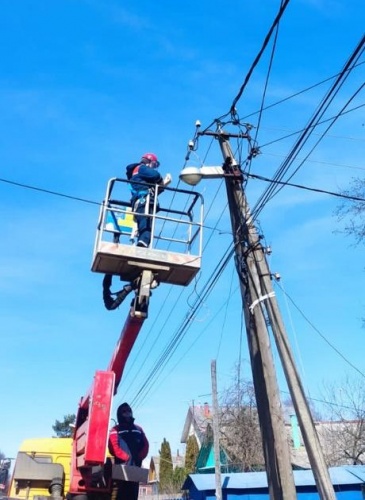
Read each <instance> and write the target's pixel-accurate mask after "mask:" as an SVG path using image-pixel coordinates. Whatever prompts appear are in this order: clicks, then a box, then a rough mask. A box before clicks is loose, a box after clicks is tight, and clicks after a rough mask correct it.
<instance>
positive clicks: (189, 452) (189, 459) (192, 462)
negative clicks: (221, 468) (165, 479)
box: [185, 435, 199, 474]
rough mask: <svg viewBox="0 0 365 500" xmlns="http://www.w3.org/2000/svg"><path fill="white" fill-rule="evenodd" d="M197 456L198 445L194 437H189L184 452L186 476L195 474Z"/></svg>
mask: <svg viewBox="0 0 365 500" xmlns="http://www.w3.org/2000/svg"><path fill="white" fill-rule="evenodd" d="M198 455H199V445H198V441H197V439H196V436H195V435H192V436H189V438H188V441H187V443H186V451H185V470H186V474H192V473H193V472H195V467H196V460H197V458H198Z"/></svg>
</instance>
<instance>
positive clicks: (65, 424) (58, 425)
mask: <svg viewBox="0 0 365 500" xmlns="http://www.w3.org/2000/svg"><path fill="white" fill-rule="evenodd" d="M75 420H76V415H75V414H74V413H71V414H69V415H65V416H64V417H63V421H62V422H60V421H59V420H56V421H55V424H54V425H52V429H53V430H54V432H55V433H56V436H57V437H60V438H64V437H71V436H72V433H73V428H72V427H70V425H72V424H74V423H75Z"/></svg>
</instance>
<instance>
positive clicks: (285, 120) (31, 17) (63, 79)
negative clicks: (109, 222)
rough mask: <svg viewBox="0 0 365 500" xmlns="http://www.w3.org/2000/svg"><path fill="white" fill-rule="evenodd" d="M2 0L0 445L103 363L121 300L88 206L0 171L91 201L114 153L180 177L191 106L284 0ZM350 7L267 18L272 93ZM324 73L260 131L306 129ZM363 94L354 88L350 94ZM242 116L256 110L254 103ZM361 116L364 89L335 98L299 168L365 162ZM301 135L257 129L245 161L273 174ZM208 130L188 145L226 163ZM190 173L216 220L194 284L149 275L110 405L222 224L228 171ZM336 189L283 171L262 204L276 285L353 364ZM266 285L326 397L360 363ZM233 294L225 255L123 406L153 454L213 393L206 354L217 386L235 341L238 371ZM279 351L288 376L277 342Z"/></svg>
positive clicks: (177, 309)
mask: <svg viewBox="0 0 365 500" xmlns="http://www.w3.org/2000/svg"><path fill="white" fill-rule="evenodd" d="M1 7H2V16H1V20H0V23H1V26H0V40H1V43H0V51H1V61H2V63H1V69H0V107H1V119H0V129H1V134H0V152H1V159H2V161H1V167H2V168H1V175H0V177H1V182H0V213H1V221H2V227H1V233H2V244H1V246H0V317H1V332H2V333H1V339H2V340H1V351H0V356H1V357H0V359H1V374H2V384H1V386H0V401H1V418H0V421H1V426H0V450H1V451H3V452H4V453H5V454H6V455H8V456H15V454H16V451H17V449H18V447H19V445H20V443H21V441H22V440H23V439H25V438H27V437H38V436H39V437H40V436H50V435H52V428H51V427H52V424H53V423H54V421H55V419H62V417H63V415H65V414H67V413H74V412H76V410H77V404H78V401H79V399H80V397H81V396H82V395H83V394H84V393H86V391H87V390H88V388H89V386H90V383H91V381H92V378H93V375H94V372H95V370H97V369H105V368H106V367H107V365H108V363H109V359H110V357H111V355H112V352H113V350H114V346H115V344H116V342H117V340H118V337H119V333H120V330H121V328H122V326H123V324H124V321H125V318H126V315H127V311H128V306H127V305H126V304H123V305H122V306H121V307H120V308H119V310H117V311H114V312H108V311H106V310H105V309H104V306H103V304H102V301H101V281H102V276H101V275H97V274H93V273H92V272H90V265H91V256H92V249H93V243H94V237H95V231H96V223H97V217H98V207H97V206H96V205H95V204H92V203H83V202H81V201H76V200H72V199H67V198H63V197H58V196H55V195H51V194H47V193H44V192H41V191H36V190H32V189H27V188H24V187H20V186H17V185H14V184H9V183H7V182H4V180H8V181H12V182H14V183H20V184H25V185H29V186H33V187H36V188H40V189H45V190H49V191H54V192H59V193H64V194H67V195H69V196H74V197H78V198H82V199H87V200H90V201H93V202H100V201H101V200H102V198H103V196H104V192H105V187H106V183H107V181H108V179H109V178H111V177H114V176H123V175H124V168H125V165H126V164H128V163H130V162H133V161H138V159H139V158H140V156H141V154H142V153H144V152H147V151H153V152H155V153H156V154H157V155H158V156H159V159H160V161H161V167H160V169H161V172H162V173H165V172H170V173H171V174H172V176H173V183H172V186H177V184H178V174H179V171H180V170H181V168H182V166H183V164H184V157H185V154H186V146H187V142H188V140H189V139H191V138H192V135H193V133H194V123H195V120H197V119H199V120H200V121H201V122H202V124H203V126H207V125H208V124H210V123H211V122H212V121H213V120H214V119H215V118H217V117H219V116H221V115H223V114H224V113H226V112H228V111H229V109H230V106H231V103H232V101H233V99H234V97H235V96H236V95H237V92H238V90H239V88H240V86H241V84H242V82H243V80H244V77H245V76H246V74H247V72H248V69H249V68H250V66H251V64H252V62H253V60H254V58H255V56H256V54H257V53H258V51H259V50H260V48H261V45H262V43H263V40H264V37H265V36H266V33H267V32H268V30H269V28H270V26H271V24H272V21H273V19H274V16H275V15H276V12H277V10H278V7H279V2H278V1H274V0H265V1H260V2H242V1H238V0H231V1H229V2H226V3H225V4H222V2H218V1H216V0H211V1H210V2H209V8H208V7H207V4H206V3H204V2H201V3H196V2H192V1H190V0H186V1H184V2H181V1H176V2H173V7H172V2H170V1H167V0H161V1H159V2H149V1H146V0H140V1H139V2H137V3H136V2H132V1H130V0H126V1H124V2H118V1H101V0H100V1H99V0H77V1H76V0H63V1H60V0H53V1H52V2H47V1H45V0H43V1H42V0H32V1H30V0H22V1H21V2H20V1H14V0H2V2H1ZM363 21H364V15H363V2H362V1H360V0H353V1H352V2H350V3H347V4H346V5H344V3H343V2H342V1H341V0H296V1H294V0H293V1H292V2H291V4H289V6H288V8H287V10H286V13H285V14H284V16H283V18H282V22H281V24H280V30H279V34H278V41H277V47H276V51H275V57H274V60H273V66H272V71H271V75H270V80H269V84H268V88H267V94H266V101H265V102H266V104H273V103H276V102H278V101H280V100H282V99H284V98H286V97H289V96H291V95H293V94H296V93H297V92H299V91H301V90H303V89H305V88H307V87H310V86H312V85H314V84H316V83H318V82H320V81H322V80H325V79H326V78H328V77H330V76H332V75H335V74H337V73H338V72H339V71H340V70H341V68H342V66H343V64H344V63H345V61H346V60H347V58H348V57H349V55H350V54H351V53H352V51H353V50H354V48H355V46H356V45H357V43H358V42H359V40H360V38H361V36H362V34H363V24H364V23H363ZM270 48H271V45H270V46H269V49H270ZM269 56H270V51H269V50H267V51H266V52H265V54H264V55H263V57H262V60H261V61H260V63H259V65H258V66H257V68H256V69H255V71H254V73H253V75H252V77H251V79H250V82H249V85H248V86H247V88H246V90H245V92H244V93H243V96H242V98H241V99H240V101H239V102H238V104H237V111H238V113H239V115H240V117H245V116H248V115H251V114H252V113H255V112H256V111H257V110H258V109H259V107H260V104H261V97H262V93H263V89H264V83H265V78H266V74H267V68H268V62H269ZM362 61H364V58H362ZM364 74H365V72H364V66H359V67H358V68H357V69H356V70H354V71H353V72H352V74H351V75H350V77H349V79H348V80H347V82H346V84H345V85H344V86H343V88H342V89H341V91H340V92H339V94H338V95H337V96H336V99H335V100H334V102H333V104H332V107H331V109H330V110H329V112H328V115H326V116H327V117H330V116H332V115H334V114H336V113H337V112H338V111H339V110H340V109H341V107H342V105H343V104H344V103H345V102H346V101H347V100H348V99H349V98H350V97H351V96H352V94H353V93H354V92H355V90H356V89H357V88H358V87H359V85H360V84H361V83H362V82H363V81H364ZM330 83H331V82H327V83H326V84H323V85H321V86H318V87H315V88H314V89H313V90H311V91H308V92H305V93H303V94H300V95H299V96H297V97H296V98H293V99H289V100H287V101H285V102H284V103H282V104H280V105H277V106H274V107H272V108H270V109H268V110H267V111H265V112H264V113H263V117H262V121H261V125H260V129H259V133H258V143H259V145H265V144H266V143H269V142H272V141H276V140H277V139H280V138H282V137H283V136H284V135H287V134H290V133H291V132H295V131H298V130H301V129H302V128H304V126H305V125H306V124H307V122H308V120H309V119H310V117H311V116H312V114H313V112H314V110H315V109H316V107H317V105H318V103H319V102H320V100H321V98H322V97H323V96H324V94H325V92H326V90H327V89H328V88H329V85H330ZM363 102H364V93H363V92H362V94H361V93H360V94H359V95H358V97H357V98H356V99H355V100H354V101H353V103H352V105H351V106H350V107H354V108H355V107H356V106H359V105H361V104H363ZM247 121H250V122H251V123H252V124H253V125H254V126H256V125H257V115H256V114H255V115H252V116H250V117H249V118H247ZM364 130H365V129H364V111H363V108H359V109H358V110H356V111H353V112H350V113H348V114H346V115H344V116H343V117H341V118H340V119H339V120H338V121H337V123H336V125H335V126H334V127H333V128H332V129H331V130H330V132H329V133H328V134H327V136H326V138H325V139H324V140H323V141H322V142H321V143H320V145H319V146H318V147H317V148H316V149H315V150H314V152H313V153H312V154H311V156H310V157H309V159H308V161H306V162H305V163H304V165H303V166H302V167H301V169H300V170H299V172H298V174H297V175H296V176H295V177H294V179H293V182H296V183H298V184H303V185H306V186H311V187H316V188H321V189H325V190H328V191H338V190H340V189H344V188H346V187H347V186H348V183H349V182H350V180H351V178H352V177H354V176H362V174H363V170H364V168H365V165H364V160H363V151H364V141H365V135H364ZM321 131H323V129H319V130H318V133H320V132H321ZM316 132H317V131H316ZM313 137H314V138H313V139H312V143H311V145H313V144H314V142H315V140H316V137H315V136H313ZM295 138H296V136H292V137H290V138H288V139H285V140H280V141H279V140H278V141H277V142H274V143H272V144H271V145H268V146H266V147H262V149H261V153H262V154H261V155H260V156H259V157H258V158H257V159H256V160H255V161H254V163H253V165H252V172H253V173H255V174H257V175H262V176H265V177H270V176H272V175H273V174H274V172H275V171H276V169H277V168H278V167H279V165H280V164H281V162H282V161H283V160H284V158H285V155H286V154H287V153H288V151H290V148H291V147H292V145H293V143H294V140H295ZM311 145H310V144H309V145H308V146H307V149H306V150H305V151H303V153H302V155H301V157H303V158H304V156H305V155H306V154H307V153H308V151H309V150H310V146H311ZM209 146H210V141H209V140H208V139H204V138H202V139H201V140H200V143H199V149H198V151H197V152H196V155H193V156H192V161H193V162H194V163H195V164H201V163H202V162H203V160H204V159H205V158H206V163H208V164H220V163H221V161H222V158H221V154H220V151H219V147H218V144H217V143H213V144H212V145H211V147H210V149H209ZM208 149H209V153H207V151H208ZM206 155H207V156H206ZM180 187H183V186H181V185H180ZM265 188H266V184H265V183H263V182H262V181H259V180H250V181H249V183H248V186H247V196H248V199H249V203H250V204H251V205H252V206H253V205H254V204H255V201H256V200H257V199H258V197H259V196H260V194H261V193H262V191H263V190H264V189H265ZM199 190H200V191H201V192H202V193H203V195H204V198H205V203H206V207H210V211H209V214H208V216H207V219H206V225H207V226H208V227H213V226H214V225H215V224H216V222H217V220H218V218H219V217H220V215H221V214H222V212H223V217H222V219H221V220H220V222H219V224H218V228H219V231H215V232H214V233H213V234H212V235H211V232H210V230H209V229H207V230H206V231H205V238H206V241H208V239H209V238H210V236H211V238H210V239H209V243H208V244H207V245H206V247H205V250H204V256H203V268H202V272H201V276H200V278H199V280H198V281H197V283H195V284H191V285H190V286H189V287H188V288H186V289H183V290H182V289H181V288H179V287H173V288H171V287H169V286H168V285H162V286H160V287H159V288H158V289H157V290H156V291H155V292H154V294H153V297H152V300H151V305H150V313H149V318H148V320H147V321H146V323H145V325H144V327H143V330H142V331H141V333H140V336H139V338H138V340H137V343H136V345H135V348H134V350H133V352H132V354H131V356H130V359H129V362H128V365H127V368H126V371H125V377H124V379H123V382H122V384H121V387H120V391H119V393H118V395H117V396H116V398H115V403H116V404H118V403H121V402H122V401H124V400H125V399H127V400H131V399H132V398H133V397H134V396H135V395H136V393H137V392H138V390H139V388H140V387H141V385H142V384H143V382H144V381H145V380H146V377H148V375H149V373H150V372H151V369H152V368H153V366H154V363H155V362H156V360H157V359H158V358H159V356H160V355H161V353H162V351H163V349H164V348H165V347H166V345H167V344H168V342H169V341H170V339H171V337H172V335H173V334H174V332H175V331H176V329H177V328H178V327H179V325H180V324H181V322H182V320H183V318H184V316H185V315H186V313H187V312H188V311H189V307H190V305H191V304H192V303H193V302H194V300H195V299H196V298H197V297H198V296H199V294H201V293H202V292H203V288H202V287H204V284H205V283H206V282H207V280H208V278H209V276H210V275H211V273H212V272H213V270H214V269H215V268H216V266H217V263H218V262H219V260H220V259H221V257H222V255H223V253H224V251H225V249H226V248H227V247H228V245H229V243H230V241H231V234H230V224H229V219H228V215H227V210H226V199H225V192H224V189H223V187H222V186H220V184H219V181H206V182H205V183H202V184H201V185H200V186H199ZM338 203H339V200H338V199H336V198H334V197H331V196H328V195H321V194H318V193H313V192H310V191H303V190H298V189H295V188H290V187H286V188H285V189H283V190H282V191H281V192H280V194H279V195H277V196H276V197H275V198H274V199H273V200H272V201H270V203H269V204H268V205H267V206H266V207H265V209H264V210H263V211H262V213H261V214H260V218H259V219H260V220H259V222H260V228H261V230H262V232H263V234H264V236H265V241H266V242H267V243H268V244H270V245H271V246H272V249H273V254H272V256H271V257H270V266H271V270H272V271H273V272H279V273H280V274H281V276H282V280H281V282H280V287H281V288H283V289H284V290H285V291H286V293H287V294H289V295H290V297H291V298H292V299H293V301H294V302H295V303H296V304H297V306H298V307H299V308H300V309H301V310H302V311H303V313H304V314H305V315H306V316H307V318H308V319H309V320H310V321H311V323H312V324H313V325H315V327H316V328H317V330H318V331H319V332H321V334H322V336H323V337H325V339H326V340H327V341H328V342H329V343H330V344H332V345H333V346H335V347H336V349H337V350H338V351H339V352H340V353H341V354H342V355H343V357H345V358H346V359H347V360H348V361H350V362H351V363H352V364H353V365H354V366H356V367H357V368H358V369H359V370H360V371H361V370H362V367H363V352H364V347H365V345H364V344H365V340H364V330H363V329H362V328H361V324H362V323H361V318H362V317H363V316H364V305H365V304H364V299H363V289H364V284H365V279H364V278H365V275H364V269H363V268H364V265H363V259H362V256H363V250H362V248H361V247H354V246H351V241H350V240H349V239H347V238H345V237H344V236H343V235H341V234H337V233H336V229H339V225H338V222H337V220H336V218H335V217H334V210H335V209H336V206H337V205H338ZM275 289H276V292H277V294H278V299H279V303H280V305H281V307H282V311H283V316H284V319H285V321H286V325H287V329H288V335H289V337H290V340H291V344H292V347H293V351H294V353H295V356H296V359H297V363H298V368H299V370H300V373H301V376H302V378H303V383H304V386H305V389H306V391H307V392H308V394H310V395H311V396H312V397H317V398H320V397H321V396H320V395H321V385H322V383H323V382H324V381H337V380H338V381H340V380H341V379H342V378H343V376H344V375H345V373H349V374H350V375H354V376H358V375H359V373H358V372H356V370H354V369H353V368H351V366H350V365H349V363H347V362H346V361H345V360H344V359H343V357H341V356H339V355H338V353H336V351H335V350H334V349H332V348H331V347H330V346H329V344H328V342H326V341H325V340H324V339H323V337H322V336H321V335H319V334H318V331H317V332H316V331H315V330H314V329H313V328H312V327H311V326H310V324H309V323H308V322H307V321H305V320H304V319H303V316H302V315H300V314H299V313H298V310H297V309H296V308H294V307H293V306H292V305H291V303H290V302H289V301H286V300H285V296H284V295H283V294H282V292H281V290H280V288H278V287H276V288H275ZM240 303H241V299H240V295H239V291H238V283H237V278H236V275H235V271H234V269H233V265H232V263H231V264H230V265H229V266H228V267H227V269H226V271H225V273H224V274H223V277H222V278H221V280H220V281H219V282H218V283H217V285H216V287H215V288H214V290H213V292H212V293H211V295H210V296H209V298H208V299H207V301H206V302H204V304H203V307H202V308H201V309H200V310H199V312H198V314H197V315H196V317H195V318H194V320H193V321H192V324H191V327H190V329H189V330H188V332H187V334H186V336H185V337H184V339H183V340H182V342H181V344H180V345H179V348H178V349H177V350H176V352H175V354H174V356H173V358H172V359H171V361H170V363H169V364H168V365H167V366H166V367H165V368H164V370H163V372H162V373H161V374H160V376H159V378H158V379H157V380H156V381H154V384H153V385H152V388H151V390H150V391H149V392H148V394H146V396H145V398H144V400H143V401H141V402H139V404H138V405H137V406H136V407H135V416H136V419H137V421H138V422H139V423H140V424H141V425H142V426H143V427H144V428H145V431H146V433H147V436H148V438H149V440H150V443H151V453H153V454H155V453H157V451H158V449H159V446H160V443H161V442H162V440H163V438H166V439H167V440H168V441H169V442H170V444H171V448H172V450H173V452H174V451H176V449H178V448H179V449H180V450H182V445H181V444H180V437H181V432H182V429H183V424H184V420H185V416H186V412H187V409H188V405H189V404H192V402H194V404H203V403H204V402H205V401H208V402H211V397H210V395H209V394H210V392H211V382H210V363H211V360H212V359H217V368H218V389H220V390H222V389H223V388H224V387H225V386H226V385H227V384H228V383H229V381H230V379H231V377H232V374H233V373H234V366H235V364H236V363H237V361H238V357H239V353H240V352H241V358H242V360H243V361H242V364H243V371H244V373H245V375H246V376H247V377H249V376H250V368H249V363H248V361H247V360H248V353H247V347H246V340H245V333H243V334H242V333H241V315H240V307H241V306H240ZM241 340H242V348H241V351H240V345H241V344H240V342H241ZM274 357H275V360H276V363H277V366H278V378H279V385H280V388H281V389H282V390H283V391H284V392H283V394H285V391H286V390H287V389H286V384H285V380H284V378H283V376H282V374H281V370H280V363H279V361H278V359H277V355H276V354H275V352H274ZM339 384H340V382H339Z"/></svg>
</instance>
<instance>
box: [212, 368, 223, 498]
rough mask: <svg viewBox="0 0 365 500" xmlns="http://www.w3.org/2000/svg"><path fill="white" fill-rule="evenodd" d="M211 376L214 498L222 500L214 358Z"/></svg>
mask: <svg viewBox="0 0 365 500" xmlns="http://www.w3.org/2000/svg"><path fill="white" fill-rule="evenodd" d="M211 376H212V396H213V398H212V401H213V440H214V463H215V498H216V499H217V500H222V481H221V457H220V445H219V414H218V411H219V410H218V396H217V393H218V391H217V365H216V362H215V360H213V361H212V362H211Z"/></svg>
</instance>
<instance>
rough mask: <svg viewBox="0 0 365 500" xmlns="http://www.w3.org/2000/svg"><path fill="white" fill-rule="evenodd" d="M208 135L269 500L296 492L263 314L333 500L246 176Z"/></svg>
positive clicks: (224, 138)
mask: <svg viewBox="0 0 365 500" xmlns="http://www.w3.org/2000/svg"><path fill="white" fill-rule="evenodd" d="M205 135H214V136H215V137H216V138H217V139H218V141H219V144H220V147H221V151H222V154H223V158H224V167H223V170H224V171H225V172H226V174H227V175H226V177H225V180H226V190H227V196H228V203H229V208H230V215H231V224H232V231H233V238H234V243H235V247H236V267H237V272H238V275H239V280H240V286H241V294H242V302H243V309H244V315H245V321H246V331H247V337H248V345H249V350H250V357H251V365H252V373H253V382H254V386H255V393H256V400H257V408H258V414H259V420H260V427H261V432H262V437H263V447H264V455H265V463H266V469H267V476H268V483H269V491H270V497H271V498H272V499H273V500H274V499H275V500H278V499H280V500H281V499H282V500H289V499H295V498H296V491H295V485H294V479H293V474H292V468H291V461H290V454H289V447H288V443H287V436H286V433H285V426H284V421H283V415H282V409H281V404H280V398H279V389H278V385H277V379H276V373H275V367H274V362H273V358H272V353H271V346H270V337H269V333H268V328H267V325H266V322H265V315H264V313H265V312H266V314H267V315H268V317H269V320H270V325H271V329H272V332H273V335H274V338H275V342H276V346H277V349H278V352H279V355H280V359H281V362H282V365H283V369H284V373H285V376H286V380H287V383H288V387H289V390H290V394H291V398H292V401H293V404H294V407H295V411H296V413H297V417H298V421H299V425H300V429H301V432H302V436H303V439H304V444H305V447H306V449H307V453H308V457H309V460H310V464H311V467H312V471H313V475H314V477H315V480H316V484H317V489H318V492H319V495H320V498H321V499H322V500H335V499H336V496H335V493H334V489H333V485H332V482H331V479H330V476H329V473H328V469H327V466H326V463H325V460H324V456H323V452H322V448H321V445H320V442H319V439H318V435H317V432H316V430H315V426H314V422H313V419H312V416H311V413H310V410H309V406H308V404H307V401H306V398H305V395H304V390H303V387H302V384H301V381H300V378H299V374H298V372H297V369H296V366H295V363H294V358H293V355H292V353H291V349H290V345H289V341H288V337H287V334H286V331H285V328H284V324H283V321H282V318H281V315H280V312H279V308H278V305H277V301H276V298H275V293H274V291H273V288H272V283H271V273H270V270H269V267H268V264H267V261H266V256H265V252H264V249H263V248H262V246H261V244H260V239H259V236H258V235H257V232H256V229H255V227H254V225H253V222H252V219H251V215H250V212H249V207H248V204H247V200H246V197H245V195H244V192H243V190H242V173H241V170H240V168H239V166H238V164H237V162H236V160H235V159H234V156H233V154H232V150H231V147H230V144H229V136H228V135H227V134H225V133H224V132H222V131H218V132H216V133H213V132H205ZM232 136H233V135H231V137H232ZM235 137H238V136H237V135H236V136H235ZM241 137H242V135H241Z"/></svg>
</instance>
